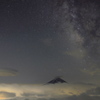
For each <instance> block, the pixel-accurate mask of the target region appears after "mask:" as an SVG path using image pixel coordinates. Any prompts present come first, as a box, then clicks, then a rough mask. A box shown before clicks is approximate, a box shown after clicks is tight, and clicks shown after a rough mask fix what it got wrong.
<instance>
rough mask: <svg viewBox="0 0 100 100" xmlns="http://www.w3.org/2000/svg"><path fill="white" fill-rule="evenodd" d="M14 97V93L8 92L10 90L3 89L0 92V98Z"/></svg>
mask: <svg viewBox="0 0 100 100" xmlns="http://www.w3.org/2000/svg"><path fill="white" fill-rule="evenodd" d="M14 97H16V94H15V93H10V92H5V91H1V92H0V99H9V98H14Z"/></svg>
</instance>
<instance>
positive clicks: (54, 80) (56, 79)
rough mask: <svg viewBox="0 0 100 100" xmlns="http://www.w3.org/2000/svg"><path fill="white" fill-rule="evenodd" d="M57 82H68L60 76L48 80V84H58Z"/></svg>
mask: <svg viewBox="0 0 100 100" xmlns="http://www.w3.org/2000/svg"><path fill="white" fill-rule="evenodd" d="M56 83H68V82H66V81H65V80H63V79H61V78H60V77H56V78H54V79H53V80H51V81H49V82H47V83H46V84H56Z"/></svg>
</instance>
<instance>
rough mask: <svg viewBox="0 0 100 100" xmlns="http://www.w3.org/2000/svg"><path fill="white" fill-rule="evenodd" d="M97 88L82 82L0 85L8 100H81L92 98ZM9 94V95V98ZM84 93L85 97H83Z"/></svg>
mask: <svg viewBox="0 0 100 100" xmlns="http://www.w3.org/2000/svg"><path fill="white" fill-rule="evenodd" d="M96 87H97V86H96V85H93V84H92V83H82V82H81V83H73V84H60V83H59V84H55V85H42V84H37V85H34V84H0V90H1V93H3V94H5V97H8V98H13V97H15V98H14V99H16V100H25V99H26V100H33V99H34V100H47V99H48V100H66V98H68V99H67V100H74V99H72V98H76V100H80V99H79V98H81V97H82V96H86V95H88V96H89V97H90V95H91V94H93V93H91V91H92V89H93V88H94V89H96ZM2 91H4V92H2ZM89 91H90V92H89ZM96 91H97V92H96V93H99V89H96ZM7 93H9V96H8V95H7ZM83 93H84V95H82V94H83ZM96 93H95V94H96ZM15 94H16V95H15ZM79 95H80V97H79ZM81 95H82V96H81ZM94 96H97V95H94ZM77 98H78V99H77ZM84 98H85V97H84ZM90 98H91V97H90ZM91 100H92V99H91Z"/></svg>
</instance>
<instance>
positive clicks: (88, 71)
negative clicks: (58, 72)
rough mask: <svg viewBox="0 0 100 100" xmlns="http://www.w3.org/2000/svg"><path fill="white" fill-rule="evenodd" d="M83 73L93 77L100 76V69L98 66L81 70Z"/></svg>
mask: <svg viewBox="0 0 100 100" xmlns="http://www.w3.org/2000/svg"><path fill="white" fill-rule="evenodd" d="M81 71H82V72H83V73H86V74H88V75H91V76H93V75H100V68H98V67H97V66H96V65H92V66H91V67H88V68H85V69H81Z"/></svg>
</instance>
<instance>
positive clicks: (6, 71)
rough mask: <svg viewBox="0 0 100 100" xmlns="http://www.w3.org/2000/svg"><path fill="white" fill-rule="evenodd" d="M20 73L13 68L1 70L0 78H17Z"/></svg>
mask: <svg viewBox="0 0 100 100" xmlns="http://www.w3.org/2000/svg"><path fill="white" fill-rule="evenodd" d="M17 74H18V71H17V70H15V69H11V68H1V69H0V76H16V75H17Z"/></svg>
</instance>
